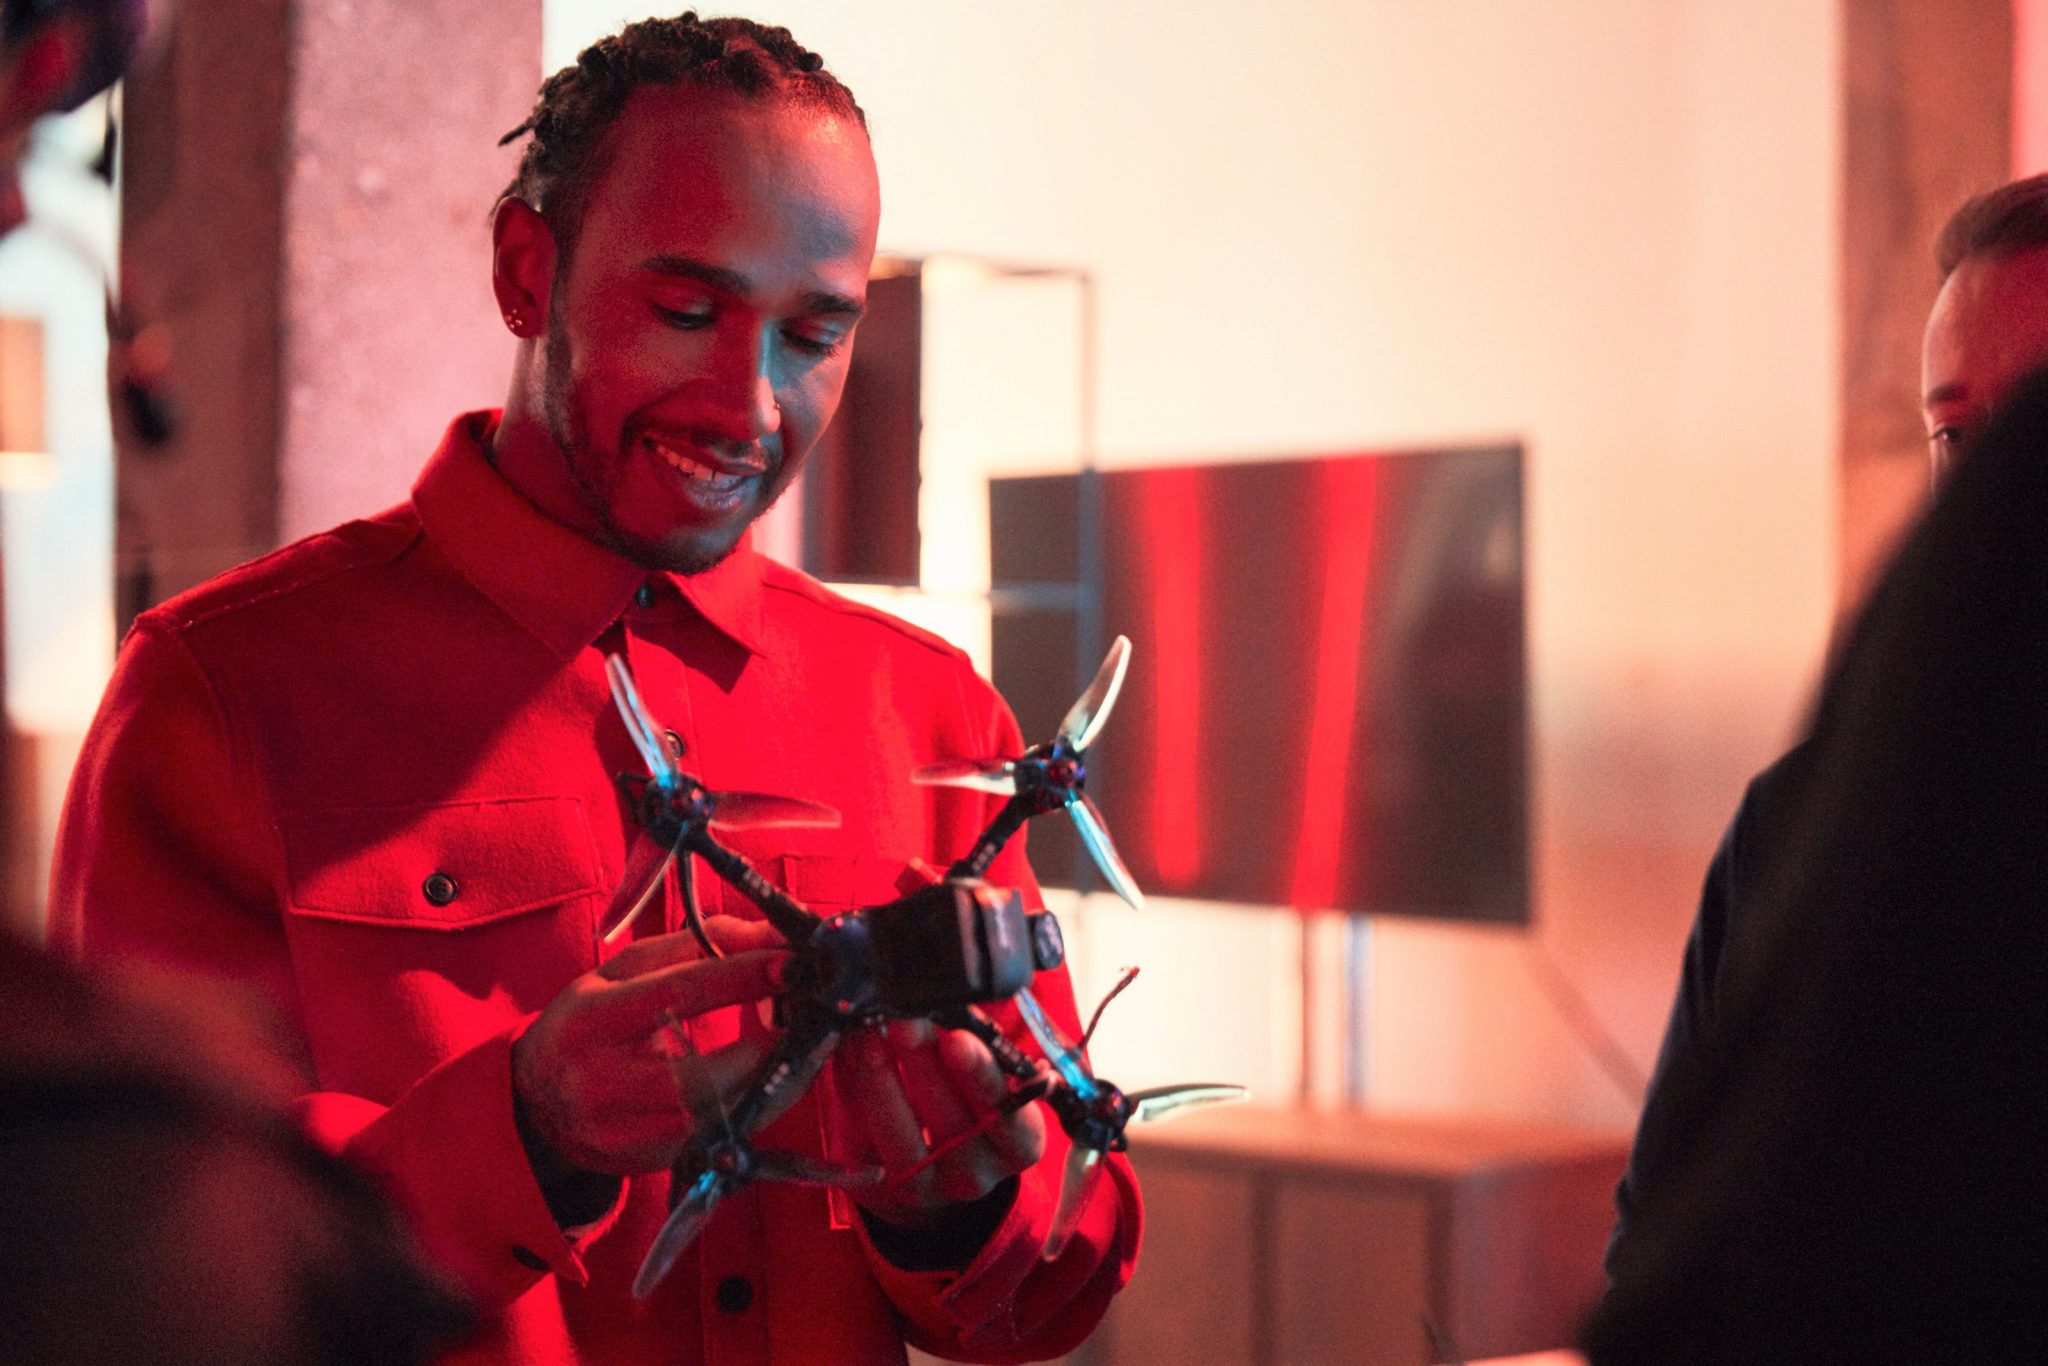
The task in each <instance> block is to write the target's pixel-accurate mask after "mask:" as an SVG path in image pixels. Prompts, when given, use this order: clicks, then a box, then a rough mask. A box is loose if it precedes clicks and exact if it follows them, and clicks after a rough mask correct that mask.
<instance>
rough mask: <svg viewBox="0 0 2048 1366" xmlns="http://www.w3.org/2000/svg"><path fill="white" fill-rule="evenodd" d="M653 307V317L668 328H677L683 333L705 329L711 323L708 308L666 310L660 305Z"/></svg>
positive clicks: (666, 308)
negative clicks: (682, 330)
mask: <svg viewBox="0 0 2048 1366" xmlns="http://www.w3.org/2000/svg"><path fill="white" fill-rule="evenodd" d="M653 307H654V316H655V317H657V318H660V319H661V320H662V321H663V322H665V323H667V324H668V325H669V326H670V327H679V328H682V329H684V330H685V331H689V330H692V329H695V328H699V327H706V326H708V325H709V324H710V322H711V310H710V309H708V308H668V307H665V306H663V305H661V304H655V305H654V306H653Z"/></svg>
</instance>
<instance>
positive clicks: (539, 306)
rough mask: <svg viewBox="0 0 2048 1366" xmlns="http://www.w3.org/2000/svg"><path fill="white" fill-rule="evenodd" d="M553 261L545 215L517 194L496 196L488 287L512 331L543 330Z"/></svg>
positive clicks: (551, 287)
mask: <svg viewBox="0 0 2048 1366" xmlns="http://www.w3.org/2000/svg"><path fill="white" fill-rule="evenodd" d="M555 260H556V254H555V234H554V231H553V230H552V229H550V228H549V227H548V225H547V220H546V219H544V218H542V217H541V216H540V214H539V213H537V212H536V211H535V210H534V208H533V206H532V205H530V204H528V203H527V202H526V201H525V200H523V199H520V198H519V197H518V196H516V195H506V196H505V197H504V198H503V199H501V200H499V201H498V207H497V209H496V210H495V211H494V212H493V213H492V214H491V288H492V290H493V291H494V292H496V294H497V296H498V312H500V313H502V314H503V315H504V317H505V326H507V327H509V328H511V329H512V333H513V335H514V336H518V337H538V336H539V335H541V333H543V332H545V331H547V330H548V301H549V300H550V299H551V298H552V297H553V296H554V285H555Z"/></svg>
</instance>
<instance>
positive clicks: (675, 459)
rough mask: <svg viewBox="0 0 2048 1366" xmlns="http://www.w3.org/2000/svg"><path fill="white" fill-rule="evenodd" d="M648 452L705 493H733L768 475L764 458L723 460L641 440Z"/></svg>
mask: <svg viewBox="0 0 2048 1366" xmlns="http://www.w3.org/2000/svg"><path fill="white" fill-rule="evenodd" d="M641 440H642V442H643V443H644V444H645V445H646V447H647V449H648V450H649V451H652V452H653V453H654V455H655V456H656V457H657V458H659V459H660V460H661V462H662V463H663V464H665V465H667V466H668V467H669V468H670V469H672V470H674V471H675V472H676V473H678V474H680V475H681V476H682V477H683V478H684V479H686V480H688V481H689V483H690V484H691V485H692V486H693V487H695V488H697V489H699V490H700V491H701V492H704V493H712V494H717V493H735V492H737V491H738V490H739V488H740V486H741V485H742V484H744V483H746V481H747V480H749V479H752V478H754V477H756V476H758V475H762V474H766V473H767V472H768V460H767V457H766V456H761V455H753V456H748V457H746V458H744V459H740V460H726V459H721V458H719V457H717V456H714V455H710V454H708V453H706V452H704V451H700V450H696V449H693V448H688V447H684V448H680V449H679V448H677V447H675V446H671V445H669V444H668V443H667V442H665V441H662V440H660V439H659V438H657V437H652V436H648V437H642V438H641Z"/></svg>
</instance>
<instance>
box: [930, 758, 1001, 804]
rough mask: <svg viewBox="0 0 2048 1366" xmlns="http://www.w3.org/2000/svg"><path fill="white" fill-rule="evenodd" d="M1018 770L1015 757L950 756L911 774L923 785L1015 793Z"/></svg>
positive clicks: (998, 793)
mask: <svg viewBox="0 0 2048 1366" xmlns="http://www.w3.org/2000/svg"><path fill="white" fill-rule="evenodd" d="M1016 773H1017V763H1016V761H1015V760H1014V759H949V760H947V761H946V762H944V763H939V764H926V765H925V766H924V767H923V768H920V769H918V770H917V771H916V772H914V773H912V774H911V775H910V781H912V782H913V783H916V784H917V785H918V786H920V787H969V788H973V789H974V790H975V791H976V792H993V793H994V794H995V795H996V796H998V797H1011V796H1015V795H1016V792H1017V778H1016Z"/></svg>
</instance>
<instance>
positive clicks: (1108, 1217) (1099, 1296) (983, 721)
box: [868, 672, 1143, 1362]
mask: <svg viewBox="0 0 2048 1366" xmlns="http://www.w3.org/2000/svg"><path fill="white" fill-rule="evenodd" d="M969 677H970V678H971V679H972V681H971V682H970V683H969V684H968V685H967V686H968V687H969V689H970V691H969V692H968V705H969V707H970V709H971V713H970V714H971V715H973V716H974V717H975V726H976V730H977V732H978V738H979V739H980V740H981V742H982V743H981V745H980V747H979V748H978V749H976V750H974V751H972V752H975V753H980V754H1018V753H1022V752H1023V749H1024V744H1023V741H1022V739H1021V737H1020V735H1019V733H1018V729H1017V723H1016V720H1015V719H1014V718H1013V717H1012V716H1011V714H1010V710H1009V708H1008V707H1007V706H1006V705H1004V703H1003V702H1002V700H1001V698H999V697H997V696H996V694H995V692H994V690H993V689H991V688H989V687H988V685H987V684H986V683H984V682H982V681H981V680H980V679H979V678H973V677H972V675H971V672H970V674H969ZM996 807H997V803H995V802H991V803H989V804H988V806H987V809H986V811H985V812H984V813H983V819H986V818H987V817H989V816H993V815H994V814H995V811H996ZM988 879H989V881H991V882H994V883H998V884H1001V885H1007V886H1013V887H1017V888H1020V889H1021V890H1022V891H1023V893H1024V896H1025V900H1026V901H1027V903H1028V904H1030V905H1033V906H1038V905H1042V904H1043V902H1042V898H1041V897H1040V895H1039V890H1038V883H1037V881H1036V879H1034V878H1033V877H1032V874H1031V868H1030V865H1029V863H1028V862H1026V860H1025V855H1024V835H1023V834H1019V835H1018V836H1017V838H1015V839H1013V840H1011V841H1010V843H1009V845H1008V847H1007V848H1005V849H1004V851H1003V852H1002V854H1001V855H1000V856H999V857H998V858H997V859H996V862H995V863H994V864H993V865H992V866H991V867H990V869H989V872H988ZM1032 993H1033V995H1035V996H1036V997H1037V998H1038V1000H1039V1003H1040V1004H1041V1005H1043V1006H1044V1007H1045V1009H1046V1011H1047V1013H1048V1014H1050V1015H1051V1016H1052V1018H1053V1020H1054V1021H1055V1022H1056V1023H1057V1024H1058V1025H1059V1027H1060V1029H1061V1030H1062V1031H1064V1032H1065V1033H1066V1034H1067V1036H1068V1037H1069V1038H1070V1039H1079V1038H1080V1037H1081V1029H1080V1022H1079V1019H1078V1014H1077V1011H1076V1009H1075V1005H1074V990H1073V985H1072V983H1071V982H1070V981H1069V979H1068V976H1067V972H1066V969H1065V968H1064V967H1062V968H1058V969H1054V970H1053V971H1050V972H1041V973H1039V974H1038V977H1037V979H1036V980H1035V981H1034V982H1033V984H1032ZM990 1013H991V1014H992V1015H994V1016H995V1018H996V1020H997V1022H998V1023H999V1024H1001V1025H1002V1026H1003V1028H1004V1029H1005V1031H1006V1032H1008V1033H1009V1034H1010V1035H1011V1036H1012V1037H1015V1038H1020V1039H1022V1038H1024V1037H1025V1032H1024V1028H1023V1025H1022V1022H1021V1020H1020V1018H1019V1017H1018V1014H1017V1011H1016V1009H1015V1008H1014V1007H1013V1006H1009V1005H1007V1004H1006V1005H1003V1006H1000V1007H998V1008H996V1009H994V1010H992V1011H991V1012H990ZM1033 1051H1036V1049H1035V1048H1034V1049H1033ZM1046 1127H1047V1134H1046V1139H1047V1141H1046V1151H1045V1155H1044V1156H1043V1157H1042V1158H1040V1159H1039V1161H1038V1162H1037V1163H1036V1164H1034V1165H1033V1166H1032V1167H1030V1168H1028V1169H1027V1170H1026V1171H1024V1172H1023V1173H1022V1174H1021V1176H1020V1177H1019V1179H1018V1183H1017V1195H1016V1198H1015V1200H1013V1201H1012V1202H1011V1204H1010V1208H1009V1210H1008V1212H1007V1213H1006V1214H1005V1215H1004V1217H1003V1219H1002V1221H1001V1222H1000V1223H999V1224H998V1225H997V1226H996V1228H995V1231H994V1232H993V1233H992V1234H991V1235H990V1236H989V1239H988V1242H987V1243H986V1244H985V1245H984V1246H983V1247H982V1249H981V1251H980V1253H979V1255H977V1256H976V1257H975V1258H974V1259H973V1260H972V1261H971V1262H970V1263H969V1264H968V1265H967V1267H966V1268H965V1269H964V1270H962V1271H958V1272H931V1271H908V1270H904V1269H902V1268H900V1267H898V1266H896V1265H894V1264H893V1263H891V1262H890V1261H889V1260H888V1258H887V1257H885V1256H884V1255H882V1253H881V1252H880V1251H878V1250H877V1249H876V1248H875V1247H874V1245H873V1243H872V1242H871V1241H870V1242H869V1243H868V1258H869V1262H870V1263H871V1265H872V1266H873V1268H874V1272H875V1276H876V1279H877V1281H878V1282H879V1283H880V1284H881V1286H882V1288H883V1290H884V1291H885V1292H887V1294H888V1295H889V1297H890V1299H891V1300H892V1301H893V1302H894V1303H895V1305H896V1308H897V1312H898V1313H899V1315H900V1316H901V1317H902V1320H903V1322H904V1325H905V1337H906V1338H907V1339H908V1340H909V1341H910V1343H911V1344H912V1345H913V1346H915V1347H917V1348H919V1349H921V1350H923V1351H926V1352H930V1353H932V1354H934V1355H936V1356H940V1357H944V1358H946V1359H948V1360H953V1361H968V1362H1013V1361H1039V1360H1043V1359H1045V1358H1048V1357H1056V1356H1060V1355H1063V1354H1065V1353H1067V1352H1070V1351H1072V1350H1073V1349H1074V1348H1076V1347H1077V1346H1079V1345H1080V1344H1081V1343H1082V1342H1083V1341H1084V1340H1085V1339H1086V1338H1087V1337H1088V1335H1089V1334H1090V1333H1091V1332H1093V1331H1094V1329H1095V1326H1096V1324H1097V1323H1099V1322H1100V1321H1101V1319H1102V1315H1103V1313H1104V1312H1105V1311H1106V1310H1107V1309H1108V1308H1109V1302H1110V1300H1111V1298H1112V1297H1114V1296H1115V1294H1116V1293H1117V1291H1118V1290H1120V1289H1122V1288H1123V1285H1124V1283H1125V1282H1126V1281H1128V1280H1129V1279H1130V1277H1131V1272H1132V1270H1133V1268H1134V1267H1135V1266H1136V1265H1137V1259H1138V1240H1139V1234H1140V1231H1141V1225H1142V1222H1143V1213H1142V1206H1141V1204H1140V1201H1139V1197H1138V1181H1137V1177H1136V1176H1135V1175H1134V1174H1133V1173H1132V1171H1131V1166H1130V1162H1129V1160H1128V1159H1126V1158H1125V1157H1124V1156H1123V1155H1122V1154H1121V1153H1111V1154H1109V1155H1108V1156H1107V1157H1105V1158H1104V1160H1103V1162H1102V1163H1101V1166H1100V1169H1099V1175H1098V1176H1097V1178H1096V1179H1095V1180H1094V1184H1093V1193H1092V1195H1091V1196H1090V1198H1089V1202H1088V1205H1087V1208H1086V1210H1085V1211H1084V1213H1083V1215H1082V1218H1081V1222H1080V1226H1079V1227H1078V1229H1077V1230H1076V1231H1075V1233H1074V1236H1073V1238H1072V1239H1071V1240H1070V1241H1069V1243H1068V1244H1067V1246H1066V1248H1065V1250H1064V1251H1062V1252H1061V1254H1060V1256H1059V1257H1058V1258H1057V1259H1055V1260H1053V1261H1050V1262H1048V1261H1044V1260H1042V1258H1041V1252H1042V1250H1043V1249H1044V1247H1045V1241H1046V1236H1047V1234H1048V1233H1050V1232H1051V1229H1052V1219H1053V1211H1054V1209H1055V1207H1056V1206H1057V1204H1058V1201H1059V1194H1060V1184H1061V1181H1062V1179H1063V1177H1064V1174H1065V1168H1066V1164H1067V1154H1068V1152H1069V1151H1070V1148H1071V1145H1070V1144H1069V1143H1068V1141H1067V1137H1066V1135H1065V1133H1063V1132H1062V1131H1061V1129H1060V1127H1059V1125H1058V1123H1057V1122H1055V1121H1053V1120H1052V1119H1051V1117H1050V1115H1048V1116H1047V1126H1046Z"/></svg>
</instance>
